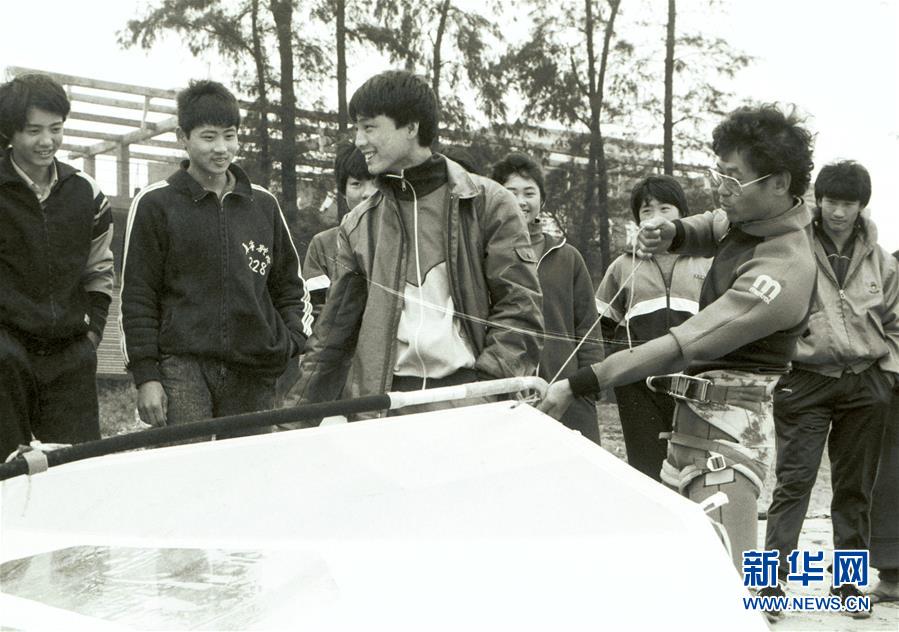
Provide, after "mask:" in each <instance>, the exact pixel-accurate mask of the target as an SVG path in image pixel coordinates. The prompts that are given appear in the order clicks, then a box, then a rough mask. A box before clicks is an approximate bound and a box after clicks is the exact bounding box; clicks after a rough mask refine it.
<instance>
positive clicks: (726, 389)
mask: <svg viewBox="0 0 899 632" xmlns="http://www.w3.org/2000/svg"><path fill="white" fill-rule="evenodd" d="M646 386H648V387H649V390H651V391H652V392H654V393H667V394H668V395H671V397H674V398H675V399H684V400H689V401H692V402H700V403H715V404H733V405H737V406H740V405H743V404H746V403H750V404H757V403H759V402H764V401H766V400H767V399H768V397H769V395H768V389H767V388H766V387H764V386H737V385H734V386H719V385H716V384H715V383H714V382H713V381H712V380H709V379H706V378H703V377H696V376H694V375H685V374H684V373H672V374H670V375H651V376H649V377H648V378H646Z"/></svg>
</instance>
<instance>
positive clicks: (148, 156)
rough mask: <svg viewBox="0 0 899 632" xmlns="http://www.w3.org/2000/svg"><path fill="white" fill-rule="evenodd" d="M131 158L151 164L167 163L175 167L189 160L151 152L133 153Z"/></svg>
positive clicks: (179, 156) (181, 155)
mask: <svg viewBox="0 0 899 632" xmlns="http://www.w3.org/2000/svg"><path fill="white" fill-rule="evenodd" d="M131 157H132V158H136V159H137V160H149V161H151V162H165V163H170V164H173V165H177V164H180V163H181V161H182V160H184V159H185V158H187V156H185V155H183V154H180V155H173V154H152V153H150V152H144V151H132V152H131Z"/></svg>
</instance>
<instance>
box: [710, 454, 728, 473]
mask: <svg viewBox="0 0 899 632" xmlns="http://www.w3.org/2000/svg"><path fill="white" fill-rule="evenodd" d="M705 465H706V467H707V468H709V471H710V472H720V471H721V470H723V469H725V468H726V467H727V461H726V460H725V459H724V456H723V455H721V454H718V453H717V452H711V451H709V458H707V459H706V460H705Z"/></svg>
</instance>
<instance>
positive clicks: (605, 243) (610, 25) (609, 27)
mask: <svg viewBox="0 0 899 632" xmlns="http://www.w3.org/2000/svg"><path fill="white" fill-rule="evenodd" d="M619 6H621V0H609V9H610V10H609V19H608V20H606V24H605V33H604V34H603V42H602V54H601V56H600V58H599V78H598V79H597V81H596V99H595V104H596V107H595V111H591V116H592V117H593V120H595V121H596V133H595V134H593V133H591V135H590V136H591V138H590V142H591V144H593V142H595V143H596V183H597V191H596V197H597V200H596V206H597V208H598V209H599V255H600V262H601V264H602V269H603V271H605V270H606V269H607V268H608V267H609V263H611V261H612V249H611V243H610V235H609V173H608V165H607V164H606V150H605V141H604V140H603V137H602V130H601V128H600V120H601V116H602V105H603V99H604V90H605V82H606V69H607V68H608V64H609V50H610V49H611V45H612V35H613V33H614V32H615V18H616V17H617V16H618V7H619Z"/></svg>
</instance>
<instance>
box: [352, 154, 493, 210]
mask: <svg viewBox="0 0 899 632" xmlns="http://www.w3.org/2000/svg"><path fill="white" fill-rule="evenodd" d="M436 155H438V156H440V157H441V158H443V159H444V160H445V161H446V180H447V183H446V185H447V189H448V190H449V193H450V195H455V196H456V197H458V198H459V199H463V200H464V199H470V198H474V197H477V195H478V185H477V184H476V183H475V181H474V179H473V178H472V177H471V174H469V173H468V172H467V171H466V170H465V168H464V167H462V165H460V164H459V163H457V162H455V161H453V160H450V159H449V158H447V157H446V156H444V155H443V154H436ZM478 177H480V176H478ZM375 182H376V183H377V185H378V190H377V191H376V192H375V193H374V195H372V196H371V197H369V198H368V199H367V200H366V201H364V202H363V203H362V204H360V207H361V212H360V214H359V216H360V217H361V216H362V215H364V214H365V213H367V212H368V211H370V210H371V209H373V208H375V207H376V206H378V204H380V203H381V199H382V198H383V197H384V191H385V190H387V189H388V188H389V186H390V185H388V184H386V183H384V182H383V180H382V178H380V177H379V178H378V179H377V180H375ZM357 208H358V207H357Z"/></svg>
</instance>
